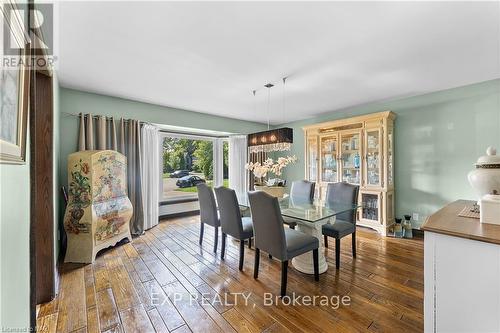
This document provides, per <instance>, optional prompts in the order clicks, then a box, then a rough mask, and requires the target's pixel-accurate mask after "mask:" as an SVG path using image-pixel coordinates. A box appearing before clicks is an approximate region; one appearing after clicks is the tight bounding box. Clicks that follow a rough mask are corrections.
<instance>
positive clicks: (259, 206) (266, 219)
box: [248, 191, 319, 296]
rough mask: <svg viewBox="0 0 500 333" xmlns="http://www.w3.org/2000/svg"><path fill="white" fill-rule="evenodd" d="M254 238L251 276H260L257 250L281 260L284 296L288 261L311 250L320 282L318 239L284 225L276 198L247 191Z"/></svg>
mask: <svg viewBox="0 0 500 333" xmlns="http://www.w3.org/2000/svg"><path fill="white" fill-rule="evenodd" d="M248 199H249V201H250V210H251V212H252V220H253V228H254V238H255V266H254V273H253V277H254V278H255V279H256V278H257V277H258V276H259V260H260V250H263V251H265V252H267V253H269V254H270V255H272V256H273V257H275V258H276V259H278V260H280V261H281V296H285V295H286V283H287V272H288V261H289V260H290V259H292V258H294V257H296V256H298V255H301V254H304V253H307V252H309V251H312V255H313V262H314V279H315V280H316V281H319V266H318V265H319V262H318V247H319V241H318V239H317V238H315V237H313V236H310V235H306V234H304V233H302V232H300V231H297V230H293V229H289V228H284V227H283V223H282V219H281V210H280V206H279V204H278V199H277V198H275V197H273V196H270V195H269V194H267V193H265V192H261V191H256V192H249V193H248Z"/></svg>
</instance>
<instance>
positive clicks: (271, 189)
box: [254, 185, 285, 198]
mask: <svg viewBox="0 0 500 333" xmlns="http://www.w3.org/2000/svg"><path fill="white" fill-rule="evenodd" d="M254 187H255V190H256V191H263V192H266V193H267V194H269V195H272V196H273V197H276V198H283V196H284V195H285V187H284V186H260V185H255V186H254Z"/></svg>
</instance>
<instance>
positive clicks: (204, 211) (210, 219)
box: [196, 183, 220, 227]
mask: <svg viewBox="0 0 500 333" xmlns="http://www.w3.org/2000/svg"><path fill="white" fill-rule="evenodd" d="M196 188H197V189H198V201H199V202H200V220H201V222H203V223H206V224H209V225H211V226H213V227H218V226H219V225H220V222H219V218H218V216H217V205H216V203H215V195H214V191H212V189H211V188H210V187H208V186H207V185H206V184H204V183H201V184H198V185H197V186H196Z"/></svg>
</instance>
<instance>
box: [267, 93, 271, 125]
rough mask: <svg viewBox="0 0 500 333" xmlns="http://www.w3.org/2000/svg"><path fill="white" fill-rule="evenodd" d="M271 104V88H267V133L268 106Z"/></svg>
mask: <svg viewBox="0 0 500 333" xmlns="http://www.w3.org/2000/svg"><path fill="white" fill-rule="evenodd" d="M270 104H271V87H269V88H267V130H268V131H269V129H270V126H269V106H270Z"/></svg>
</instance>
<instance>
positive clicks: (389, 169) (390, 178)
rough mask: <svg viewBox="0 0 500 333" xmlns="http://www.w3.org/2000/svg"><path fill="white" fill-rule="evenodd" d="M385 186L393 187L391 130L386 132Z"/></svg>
mask: <svg viewBox="0 0 500 333" xmlns="http://www.w3.org/2000/svg"><path fill="white" fill-rule="evenodd" d="M387 185H389V186H392V185H394V133H393V129H392V128H388V130H387Z"/></svg>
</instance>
